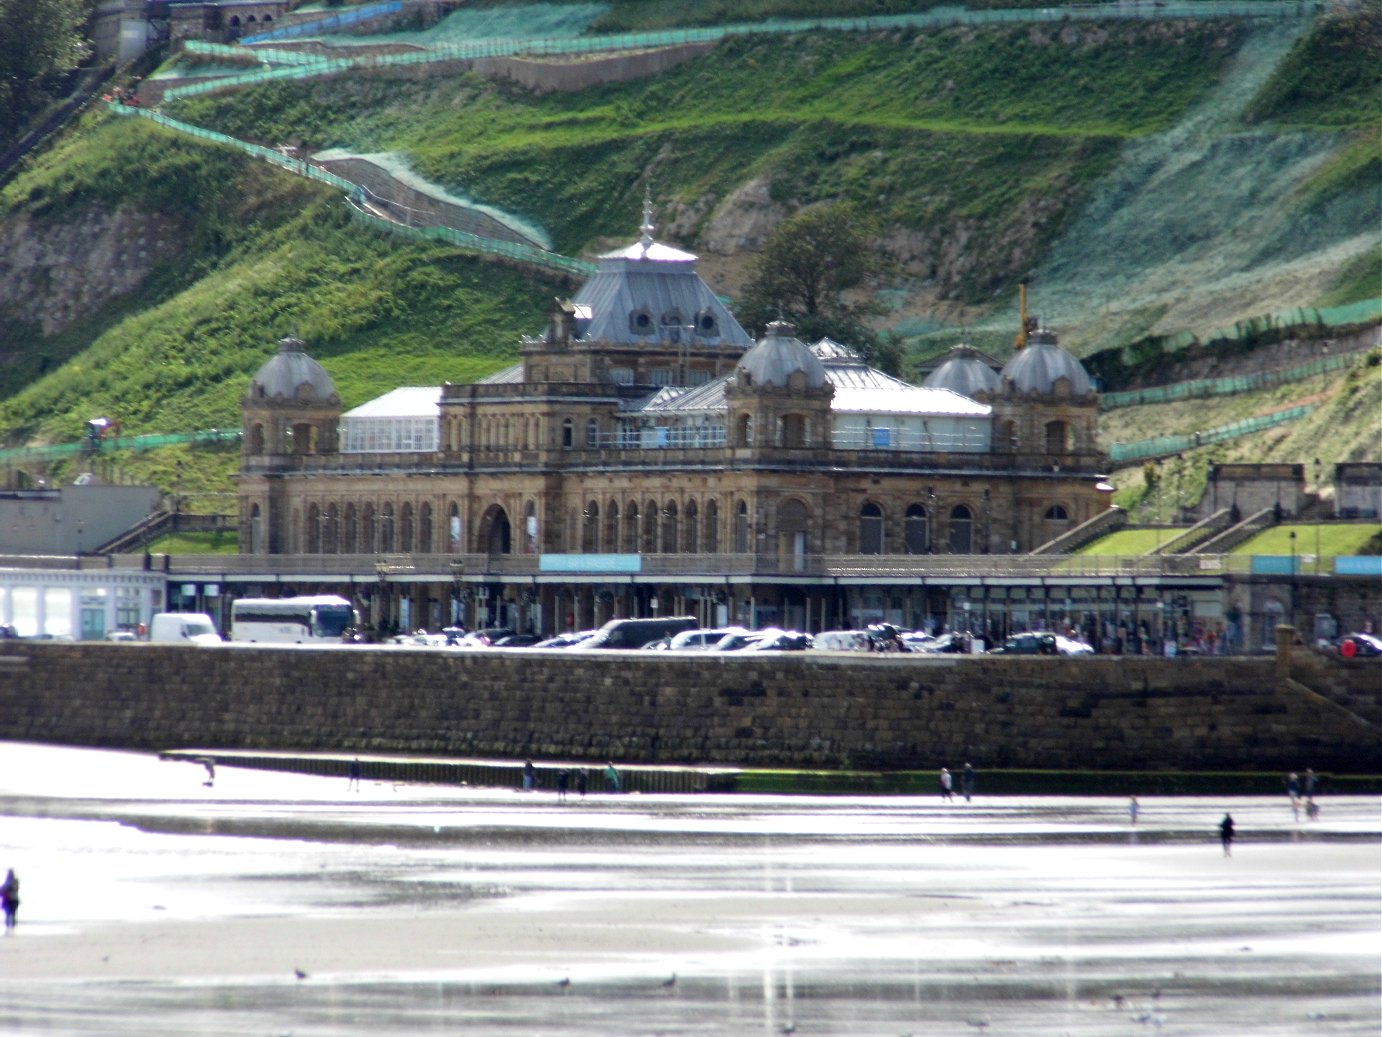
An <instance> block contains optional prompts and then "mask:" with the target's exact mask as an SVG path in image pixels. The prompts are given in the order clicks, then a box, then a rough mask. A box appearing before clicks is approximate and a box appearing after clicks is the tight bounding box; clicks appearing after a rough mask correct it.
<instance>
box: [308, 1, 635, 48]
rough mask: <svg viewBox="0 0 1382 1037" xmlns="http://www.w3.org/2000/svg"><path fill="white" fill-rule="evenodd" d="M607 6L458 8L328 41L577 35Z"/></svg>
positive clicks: (421, 42)
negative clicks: (406, 26) (433, 19)
mask: <svg viewBox="0 0 1382 1037" xmlns="http://www.w3.org/2000/svg"><path fill="white" fill-rule="evenodd" d="M607 10H609V5H608V4H524V5H523V6H521V7H517V6H515V7H489V8H482V9H472V8H461V9H460V10H459V11H453V12H452V13H451V14H449V15H447V16H446V17H445V18H443V19H442V20H441V21H439V22H438V23H437V24H436V25H433V26H431V27H430V28H428V29H422V30H418V31H413V32H392V33H379V34H375V35H358V36H356V35H352V36H351V37H350V38H349V39H348V40H343V39H341V38H340V37H335V36H333V37H331V42H332V43H333V44H337V45H341V44H346V43H352V44H353V43H362V44H379V43H411V44H414V45H416V46H421V47H435V46H446V45H447V44H453V43H466V42H469V41H473V40H493V39H508V40H522V39H537V38H543V37H559V36H579V35H581V33H583V32H585V31H586V29H588V28H589V27H590V25H591V23H592V22H594V21H595V20H596V19H597V18H599V17H600V16H601V15H603V14H604V13H605V12H606V11H607ZM321 38H323V39H325V38H327V36H326V34H322V36H321Z"/></svg>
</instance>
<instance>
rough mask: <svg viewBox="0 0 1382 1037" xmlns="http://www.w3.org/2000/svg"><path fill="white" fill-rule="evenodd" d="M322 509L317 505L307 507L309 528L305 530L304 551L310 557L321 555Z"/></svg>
mask: <svg viewBox="0 0 1382 1037" xmlns="http://www.w3.org/2000/svg"><path fill="white" fill-rule="evenodd" d="M321 518H322V515H321V509H320V508H318V507H317V506H316V505H315V504H309V505H307V521H306V526H307V528H306V529H304V530H303V534H304V535H303V538H302V542H303V551H304V552H305V553H307V554H309V555H316V554H321V550H322V526H321Z"/></svg>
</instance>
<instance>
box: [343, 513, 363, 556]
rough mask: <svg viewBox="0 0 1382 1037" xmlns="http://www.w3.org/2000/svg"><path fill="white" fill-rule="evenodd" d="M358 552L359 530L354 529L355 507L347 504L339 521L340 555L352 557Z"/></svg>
mask: <svg viewBox="0 0 1382 1037" xmlns="http://www.w3.org/2000/svg"><path fill="white" fill-rule="evenodd" d="M359 550H360V548H359V530H357V529H356V528H355V505H354V504H347V505H346V506H345V517H344V518H342V519H341V553H342V554H348V555H353V554H355V553H357V552H358V551H359Z"/></svg>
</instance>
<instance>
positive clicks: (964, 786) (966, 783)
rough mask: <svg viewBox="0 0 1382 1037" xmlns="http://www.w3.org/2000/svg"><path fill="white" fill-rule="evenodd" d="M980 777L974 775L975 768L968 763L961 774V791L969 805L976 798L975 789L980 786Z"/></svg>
mask: <svg viewBox="0 0 1382 1037" xmlns="http://www.w3.org/2000/svg"><path fill="white" fill-rule="evenodd" d="M978 781H979V778H978V775H976V774H975V773H974V768H973V767H972V766H970V765H969V764H968V763H966V764H965V769H964V770H963V771H962V772H961V773H960V791H961V792H963V793H964V794H965V802H966V803H968V802H969V801H970V800H971V799H973V798H974V788H975V786H976V785H977V784H978Z"/></svg>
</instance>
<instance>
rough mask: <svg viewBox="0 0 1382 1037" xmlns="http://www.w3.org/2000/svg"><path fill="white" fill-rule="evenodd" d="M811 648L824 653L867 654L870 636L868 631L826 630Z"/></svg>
mask: <svg viewBox="0 0 1382 1037" xmlns="http://www.w3.org/2000/svg"><path fill="white" fill-rule="evenodd" d="M811 647H812V648H815V649H817V650H819V651H822V652H867V651H868V650H869V635H868V631H866V630H824V631H822V632H821V633H819V634H817V635H816V638H815V640H814V641H813V642H812V644H811Z"/></svg>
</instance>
